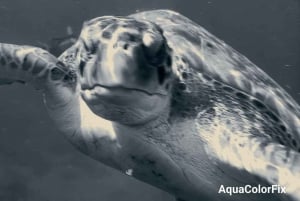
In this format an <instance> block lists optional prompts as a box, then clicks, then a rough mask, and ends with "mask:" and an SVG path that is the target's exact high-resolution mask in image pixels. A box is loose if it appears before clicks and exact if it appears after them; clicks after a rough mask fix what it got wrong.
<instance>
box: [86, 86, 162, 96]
mask: <svg viewBox="0 0 300 201" xmlns="http://www.w3.org/2000/svg"><path fill="white" fill-rule="evenodd" d="M81 91H82V92H83V93H85V94H89V95H92V96H105V95H112V96H116V95H117V96H119V97H122V96H131V95H133V94H143V95H147V96H162V97H164V96H167V94H166V93H163V92H150V91H147V90H145V89H140V88H132V87H126V86H107V85H102V84H95V85H93V86H91V87H89V86H82V87H81Z"/></svg>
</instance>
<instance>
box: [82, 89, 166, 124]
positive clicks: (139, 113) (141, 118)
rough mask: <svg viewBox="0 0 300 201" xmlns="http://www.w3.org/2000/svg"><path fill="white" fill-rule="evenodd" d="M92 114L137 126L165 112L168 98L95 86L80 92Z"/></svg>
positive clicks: (135, 90) (144, 92)
mask: <svg viewBox="0 0 300 201" xmlns="http://www.w3.org/2000/svg"><path fill="white" fill-rule="evenodd" d="M81 96H82V98H83V100H84V101H85V102H86V103H87V105H88V107H89V108H90V109H91V111H92V112H94V113H95V114H97V115H98V116H101V117H102V118H104V119H107V120H111V121H115V122H118V123H121V124H125V125H137V124H143V123H144V122H148V121H149V120H151V119H155V118H156V117H159V116H160V115H161V114H162V112H163V111H166V109H167V108H168V107H167V106H168V104H169V96H168V95H162V94H149V93H148V92H146V91H141V90H139V89H128V88H122V87H105V86H95V87H94V88H92V89H85V90H82V91H81Z"/></svg>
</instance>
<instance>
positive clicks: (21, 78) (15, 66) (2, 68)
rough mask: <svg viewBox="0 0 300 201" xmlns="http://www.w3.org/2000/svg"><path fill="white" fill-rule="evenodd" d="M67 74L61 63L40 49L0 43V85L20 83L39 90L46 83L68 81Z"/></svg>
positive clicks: (67, 71) (66, 69)
mask: <svg viewBox="0 0 300 201" xmlns="http://www.w3.org/2000/svg"><path fill="white" fill-rule="evenodd" d="M69 72H70V69H68V68H67V67H66V66H65V65H64V64H63V63H62V62H60V61H59V60H58V59H57V58H56V57H55V56H53V55H51V54H50V53H49V52H47V51H45V50H43V49H41V48H37V47H31V46H20V45H12V44H5V43H0V85H4V84H11V83H14V82H21V83H30V84H33V85H34V87H35V88H38V89H41V88H44V87H45V84H47V83H49V82H48V81H51V82H52V81H59V80H62V79H69V78H70V76H69V77H68V73H69ZM51 82H50V83H51Z"/></svg>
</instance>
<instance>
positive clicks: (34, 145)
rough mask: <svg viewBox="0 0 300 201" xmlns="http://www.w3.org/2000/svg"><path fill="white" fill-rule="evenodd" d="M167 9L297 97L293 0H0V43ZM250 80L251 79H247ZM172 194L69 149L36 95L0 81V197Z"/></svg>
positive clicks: (38, 199) (109, 198) (70, 199)
mask: <svg viewBox="0 0 300 201" xmlns="http://www.w3.org/2000/svg"><path fill="white" fill-rule="evenodd" d="M162 8H164V9H173V10H175V11H178V12H180V13H182V14H183V15H185V16H187V17H189V18H190V19H192V20H194V21H195V22H197V23H198V24H200V25H202V26H203V27H205V28H206V29H208V30H209V31H210V32H212V33H213V34H214V35H216V36H218V37H219V38H221V39H222V40H224V41H225V42H226V43H227V44H229V45H231V46H232V47H234V48H235V49H236V50H238V51H239V52H241V53H242V54H244V55H246V56H247V57H248V58H249V59H250V60H251V61H253V62H254V63H255V64H257V65H258V66H259V67H260V68H262V69H263V70H264V71H266V72H267V73H268V74H269V75H270V76H271V77H272V78H274V79H275V80H276V81H277V82H278V83H279V84H280V85H281V86H282V87H283V88H285V89H286V90H287V91H288V92H289V93H290V94H291V95H292V96H293V97H294V98H295V99H296V101H297V102H298V103H299V102H300V3H299V1H298V0H263V1H262V0H226V1H224V0H209V1H208V0H205V1H204V0H152V1H150V0H130V1H129V0H128V1H125V0H53V1H50V0H19V1H18V0H0V42H6V43H15V44H29V45H37V44H41V43H47V42H49V40H50V39H51V38H56V37H62V36H65V35H66V27H68V26H69V27H72V28H73V30H74V33H75V34H78V32H79V31H80V29H81V25H82V23H83V21H84V20H88V19H91V18H94V17H97V16H102V15H127V14H131V13H134V12H136V11H143V10H150V9H162ZM249 79H250V78H249ZM117 200H118V201H120V200H122V201H154V200H155V201H172V200H174V199H173V197H172V196H170V195H168V194H167V193H164V192H162V191H160V190H158V189H156V188H154V187H151V186H149V185H147V184H143V183H141V182H139V181H135V180H134V179H132V178H129V177H127V176H124V175H122V174H121V173H119V172H117V171H114V170H112V169H110V168H108V167H106V166H104V165H102V164H100V163H99V162H96V161H94V160H92V159H90V158H89V157H87V156H84V155H83V154H81V153H79V152H78V151H77V150H75V148H73V147H72V146H71V145H70V144H69V143H68V142H67V141H66V140H65V139H64V137H63V136H61V135H59V134H58V132H57V131H56V129H55V128H54V126H53V124H52V122H51V121H50V119H49V117H48V116H47V114H46V111H45V108H44V107H43V103H42V97H41V95H40V94H39V93H38V92H37V91H34V90H33V89H31V88H26V87H24V86H22V85H19V84H14V85H12V86H5V87H0V201H117Z"/></svg>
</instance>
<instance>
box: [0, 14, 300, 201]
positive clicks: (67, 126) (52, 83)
mask: <svg viewBox="0 0 300 201" xmlns="http://www.w3.org/2000/svg"><path fill="white" fill-rule="evenodd" d="M132 47H134V48H137V49H138V48H140V49H138V50H139V51H131V50H132V49H130V48H132ZM117 48H119V49H118V51H117V50H115V49H117ZM141 52H142V53H143V54H141ZM110 55H111V56H119V57H115V58H114V57H110ZM111 58H113V59H111ZM116 58H118V59H116ZM109 59H111V60H109ZM108 60H109V62H108ZM120 61H121V62H120ZM105 62H106V63H105ZM118 62H119V63H118ZM130 62H131V63H130ZM103 63H105V64H108V65H107V66H109V67H108V68H105V65H103ZM123 64H124V65H123ZM95 66H96V67H95ZM119 66H121V67H122V68H121V70H120V69H118V68H117V67H119ZM0 67H1V68H0V84H8V83H11V82H15V81H22V82H29V83H33V85H34V86H35V87H36V88H42V89H43V90H44V91H45V94H46V95H45V96H46V100H47V104H46V105H47V108H48V112H49V114H50V116H51V117H52V119H53V120H54V121H55V123H56V125H57V127H58V129H59V130H60V131H61V132H63V133H64V134H65V135H66V136H67V137H68V139H69V140H70V141H71V142H72V144H73V145H75V146H76V147H78V148H79V150H81V151H82V152H84V153H86V154H87V155H89V156H91V157H93V158H95V159H96V160H99V161H101V162H103V163H105V164H107V165H109V166H111V167H113V168H115V169H118V170H120V171H122V172H124V173H126V174H128V175H130V176H133V177H135V178H137V179H139V180H141V181H144V182H147V183H149V184H151V185H154V186H157V187H159V188H161V189H163V190H166V191H168V192H170V193H172V194H174V195H175V196H176V197H177V200H181V201H182V200H184V201H198V200H200V199H204V200H243V199H248V200H266V199H272V200H291V199H293V200H300V183H299V180H300V154H299V152H300V139H299V138H300V120H299V117H300V108H299V105H298V104H297V103H296V102H295V101H294V100H293V99H292V98H291V97H290V96H289V95H288V94H287V93H286V92H285V91H284V90H283V89H282V88H281V87H280V86H279V85H277V84H276V83H275V82H274V81H273V80H272V79H271V78H270V77H269V76H268V75H266V74H265V73H264V72H263V71H262V70H260V69H259V68H258V67H257V66H255V65H254V64H253V63H252V62H250V61H249V60H248V59H247V58H245V57H244V56H242V55H241V54H239V53H238V52H236V51H235V50H234V49H232V48H231V47H230V46H228V45H226V44H225V43H224V42H223V41H221V40H219V39H217V38H216V37H215V36H213V35H212V34H210V33H209V32H207V31H206V30H205V29H204V28H202V27H200V26H199V25H197V24H195V23H194V22H192V21H191V20H189V19H187V18H186V17H184V16H182V15H180V14H178V13H175V12H173V11H168V10H156V11H148V12H141V13H136V14H133V15H130V16H128V17H114V16H104V17H98V18H95V19H92V20H90V21H87V22H85V23H84V26H83V29H82V32H81V34H80V37H79V40H78V41H77V42H76V43H75V44H74V45H73V46H72V47H71V48H69V49H68V50H66V51H65V52H64V53H63V54H62V55H61V56H60V57H59V58H58V59H56V58H55V57H54V56H52V55H51V54H50V53H48V52H46V51H44V50H41V49H38V48H33V47H27V46H16V45H9V44H0ZM128 67H130V68H128ZM127 71H129V72H131V73H132V74H131V75H130V76H129V77H128V76H127V78H128V79H127V80H126V82H125V83H122V84H125V86H129V87H136V88H135V92H137V94H139V95H140V96H137V98H136V99H137V100H141V99H142V94H143V97H145V96H146V95H147V96H146V97H147V98H149V99H150V98H153V97H155V96H156V95H158V96H160V95H162V94H163V93H165V94H163V97H164V98H162V99H159V101H158V102H157V105H156V107H155V108H152V109H153V110H150V111H151V112H153V113H155V112H156V110H154V109H156V108H159V106H160V104H162V103H165V102H166V100H167V104H166V107H162V108H161V109H160V110H158V112H157V114H156V113H155V114H156V118H155V119H154V120H151V121H149V122H146V123H145V122H144V123H141V124H136V125H133V126H132V125H129V124H126V123H128V122H125V123H124V119H125V120H128V119H131V120H132V118H133V119H134V118H135V117H132V116H134V115H130V116H128V115H127V116H126V114H127V113H128V112H129V114H131V113H130V111H126V109H125V110H122V108H121V109H120V108H118V105H113V104H112V105H109V107H107V106H106V105H105V106H103V105H101V107H100V108H101V110H100V112H103V111H105V112H107V111H108V113H115V114H118V115H117V116H116V115H115V116H114V115H112V116H113V117H114V118H116V120H114V121H110V119H105V118H104V117H103V116H105V115H107V114H108V113H101V115H97V113H95V112H92V111H91V107H90V105H89V103H88V102H87V101H86V100H83V99H84V98H82V96H81V95H80V93H82V91H84V90H85V89H88V87H89V85H90V84H91V83H92V84H94V83H93V82H95V81H97V82H98V81H99V82H101V81H102V82H106V84H107V83H109V84H111V83H113V84H115V83H114V79H107V80H106V78H105V77H103V76H102V75H103V74H105V73H107V75H108V76H112V77H111V78H115V79H116V80H117V81H120V80H121V81H122V79H123V78H124V72H127ZM99 72H100V73H99ZM120 72H122V73H120ZM146 75H148V76H146ZM1 76H2V77H1ZM101 76H102V77H101ZM113 76H115V77H113ZM100 78H101V79H100ZM121 78H122V79H121ZM132 78H135V79H132ZM118 79H119V80H118ZM128 83H129V84H128ZM97 84H98V85H100V86H102V85H103V83H100V84H99V83H97ZM45 85H46V86H45ZM138 87H140V88H138ZM70 88H72V90H69V89H70ZM108 89H109V88H108ZM153 89H159V90H158V91H157V93H156V94H155V93H151V92H152V91H153ZM101 90H103V89H101ZM101 90H100V92H102V91H101ZM126 90H128V89H126ZM121 91H122V90H121ZM97 92H98V91H97V90H96V92H91V93H97ZM100 92H99V93H100ZM140 92H142V93H140ZM98 95H99V94H98ZM135 95H136V94H135ZM99 96H100V95H99ZM124 96H125V95H124ZM49 97H50V98H49ZM119 98H122V97H119ZM142 100H143V101H141V102H147V99H142ZM97 101H98V99H97ZM102 104H110V103H102ZM134 104H135V105H136V106H137V107H138V106H139V104H141V103H140V102H134ZM49 106H50V107H49ZM147 106H148V105H147ZM115 108H116V109H115ZM154 111H155V112H154ZM112 116H109V117H112ZM123 117H124V118H123ZM142 117H143V116H142ZM137 118H140V116H139V115H137ZM120 119H121V120H122V121H123V122H122V121H121V123H120ZM118 120H119V122H118ZM249 183H250V184H266V185H267V184H279V185H282V186H284V187H286V190H287V192H288V196H282V195H264V196H257V195H252V194H247V195H246V197H245V195H236V196H232V197H228V196H226V195H218V194H217V191H218V188H219V187H220V185H221V184H223V185H227V186H242V185H243V184H249Z"/></svg>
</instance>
